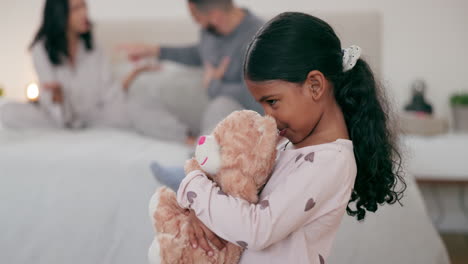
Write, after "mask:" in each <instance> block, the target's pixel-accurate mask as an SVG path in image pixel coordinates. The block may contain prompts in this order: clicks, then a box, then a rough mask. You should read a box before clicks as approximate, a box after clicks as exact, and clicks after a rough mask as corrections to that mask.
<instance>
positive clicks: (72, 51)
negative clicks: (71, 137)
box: [2, 0, 186, 141]
mask: <svg viewBox="0 0 468 264" xmlns="http://www.w3.org/2000/svg"><path fill="white" fill-rule="evenodd" d="M31 52H32V57H33V62H34V67H35V70H36V72H37V75H38V78H39V82H40V98H39V104H38V105H33V104H20V103H13V104H10V105H6V106H4V108H3V109H2V115H3V117H2V119H3V123H4V124H5V126H6V127H10V128H62V127H66V128H83V127H94V126H107V127H115V128H122V129H132V130H137V131H139V132H141V133H143V134H146V135H149V136H153V137H159V138H163V139H170V140H179V141H183V140H185V139H186V131H185V130H186V128H185V126H183V125H182V124H180V123H179V122H178V121H177V120H175V119H173V118H171V117H170V115H169V114H167V111H165V110H164V109H161V107H160V106H159V105H158V104H157V102H156V103H155V105H151V106H149V107H147V108H143V107H141V106H140V105H138V104H137V103H136V102H133V101H132V100H130V99H131V98H128V95H127V93H126V91H127V90H128V88H129V86H130V83H131V82H132V80H134V79H135V77H136V76H137V75H138V74H139V73H141V72H144V71H149V70H155V69H156V68H155V67H154V66H143V67H139V68H136V69H135V70H134V71H132V72H131V73H130V74H128V76H126V78H124V80H117V79H115V78H113V76H112V73H111V69H110V67H109V65H108V63H107V59H106V57H105V56H104V54H103V52H102V50H101V49H99V48H98V47H96V46H95V44H94V41H93V34H92V28H91V23H90V22H89V16H88V8H87V5H86V2H85V0H47V1H46V3H45V8H44V13H43V21H42V25H41V26H40V28H39V31H38V33H37V34H36V36H35V37H34V39H33V42H32V44H31Z"/></svg>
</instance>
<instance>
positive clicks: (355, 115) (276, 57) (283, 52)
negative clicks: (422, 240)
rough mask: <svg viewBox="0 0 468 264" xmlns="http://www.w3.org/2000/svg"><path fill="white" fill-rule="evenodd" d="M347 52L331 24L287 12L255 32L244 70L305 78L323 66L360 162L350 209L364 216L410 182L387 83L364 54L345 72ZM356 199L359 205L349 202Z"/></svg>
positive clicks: (264, 76)
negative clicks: (383, 84)
mask: <svg viewBox="0 0 468 264" xmlns="http://www.w3.org/2000/svg"><path fill="white" fill-rule="evenodd" d="M342 58H343V54H342V48H341V42H340V39H339V38H338V37H337V35H336V34H335V32H334V31H333V29H332V27H331V26H330V25H328V24H327V23H326V22H324V21H323V20H321V19H319V18H316V17H313V16H310V15H307V14H303V13H296V12H286V13H282V14H280V15H278V16H276V17H275V18H273V19H272V20H271V21H269V22H268V23H267V24H266V25H264V26H263V27H262V28H261V29H260V31H259V32H258V33H257V34H256V36H255V37H254V39H253V40H252V42H251V43H250V45H249V48H248V50H247V54H246V59H245V63H244V74H245V76H246V78H247V79H249V80H252V81H268V80H283V81H287V82H294V83H304V82H305V80H306V77H307V75H308V73H309V72H311V71H313V70H318V71H320V72H322V73H323V74H324V76H325V77H326V78H327V79H328V80H329V81H330V82H331V83H332V84H333V87H334V88H333V89H334V95H335V99H336V101H337V103H338V105H339V106H340V107H341V110H342V111H343V114H344V117H345V121H346V125H347V128H348V132H349V135H350V138H351V140H352V141H353V145H354V155H355V158H356V164H357V176H356V181H355V184H354V189H353V191H352V193H351V197H350V201H349V203H348V207H347V212H348V214H349V215H351V216H356V218H357V219H358V220H362V219H364V217H365V215H366V210H367V211H371V212H375V211H377V207H378V204H381V205H382V204H384V203H389V204H393V203H395V202H397V201H398V202H399V201H400V199H401V198H402V196H403V192H404V190H405V189H406V184H405V181H404V179H403V173H402V166H401V156H400V154H399V151H398V149H397V145H396V144H397V143H396V139H395V135H394V133H393V131H392V127H391V125H390V117H389V113H390V111H389V106H388V104H387V100H386V98H385V94H384V91H383V89H381V87H380V86H379V85H378V83H377V82H376V80H375V78H374V74H373V73H372V70H371V69H370V67H369V65H368V64H367V63H366V62H365V61H364V60H363V59H359V60H358V61H357V63H356V65H355V66H354V68H353V69H351V70H349V71H347V72H343V65H342ZM399 182H400V183H399ZM397 185H398V186H399V187H398V189H399V190H397ZM353 202H355V203H356V204H355V206H356V208H355V209H352V208H351V207H350V205H351V203H353Z"/></svg>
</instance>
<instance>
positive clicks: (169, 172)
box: [150, 162, 185, 192]
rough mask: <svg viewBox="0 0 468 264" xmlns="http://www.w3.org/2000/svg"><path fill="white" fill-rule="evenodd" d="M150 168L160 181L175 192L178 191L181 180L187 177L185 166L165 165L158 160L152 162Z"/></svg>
mask: <svg viewBox="0 0 468 264" xmlns="http://www.w3.org/2000/svg"><path fill="white" fill-rule="evenodd" d="M150 168H151V172H152V173H153V176H154V177H155V178H156V180H157V181H158V182H159V183H161V184H162V185H166V186H167V187H169V188H171V189H172V190H174V191H175V192H177V189H179V185H180V182H181V181H182V180H183V179H184V177H185V172H184V168H183V167H164V166H161V165H159V163H157V162H152V163H151V165H150Z"/></svg>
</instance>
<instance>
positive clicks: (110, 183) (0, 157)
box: [0, 130, 188, 264]
mask: <svg viewBox="0 0 468 264" xmlns="http://www.w3.org/2000/svg"><path fill="white" fill-rule="evenodd" d="M187 153H188V150H187V149H186V148H185V147H183V146H179V145H175V144H166V143H162V142H157V141H154V140H151V139H148V138H143V137H140V136H138V135H134V134H131V133H124V132H117V131H104V130H102V131H99V130H94V131H84V132H76V133H73V132H58V131H57V132H46V131H42V132H40V131H30V132H24V133H19V132H14V131H2V132H1V133H0V179H1V184H0V234H1V235H0V252H1V253H0V263H10V264H20V263H21V264H23V263H36V264H41V263H44V264H46V263H47V264H59V263H100V264H101V263H102V264H104V263H109V264H110V263H112V264H115V263H126V264H128V263H147V250H148V247H149V245H150V244H151V241H152V238H153V230H152V228H151V224H150V221H149V217H148V209H147V208H148V201H149V199H150V197H151V195H152V194H153V193H154V191H155V189H156V187H157V184H156V181H155V180H154V178H153V177H152V175H151V173H150V170H149V163H150V162H151V161H152V160H158V161H160V162H161V163H162V164H166V165H176V164H183V161H184V160H185V159H187V155H188V154H187Z"/></svg>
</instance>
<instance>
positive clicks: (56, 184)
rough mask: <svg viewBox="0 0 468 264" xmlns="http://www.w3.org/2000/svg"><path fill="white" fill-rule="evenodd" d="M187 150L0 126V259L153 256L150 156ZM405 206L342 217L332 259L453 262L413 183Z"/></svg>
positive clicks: (176, 156)
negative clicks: (358, 216) (361, 220)
mask: <svg viewBox="0 0 468 264" xmlns="http://www.w3.org/2000/svg"><path fill="white" fill-rule="evenodd" d="M188 153H189V151H188V149H186V148H185V147H184V146H180V145H176V144H170V143H162V142H159V141H155V140H152V139H149V138H144V137H141V136H138V135H136V134H133V133H125V132H118V131H113V130H89V131H83V132H65V131H61V132H60V131H49V132H47V131H29V132H21V133H20V132H13V131H0V179H1V182H0V263H9V264H26V263H28V264H29V263H36V264H42V263H44V264H46V263H47V264H63V263H67V264H68V263H77V264H78V263H79V264H82V263H99V264H107V263H109V264H110V263H112V264H119V263H147V250H148V247H149V245H150V243H151V240H152V238H153V230H152V228H151V224H150V221H149V217H148V209H147V208H148V201H149V199H150V197H151V195H152V194H153V192H154V190H155V189H156V187H157V183H156V181H155V180H154V179H153V177H152V175H151V173H150V170H149V163H150V162H151V161H152V160H158V161H160V162H161V163H162V164H166V165H179V164H183V162H184V161H185V159H186V158H187V156H188ZM404 204H405V206H404V207H403V208H400V207H398V206H396V205H395V206H386V207H384V208H383V209H382V210H380V211H379V213H378V214H377V215H370V217H369V218H368V219H367V220H366V221H365V222H364V223H357V222H356V221H355V220H353V219H352V218H351V217H348V216H345V219H344V221H343V224H342V226H341V229H340V230H339V232H338V236H337V241H336V243H335V247H334V250H333V253H332V256H331V258H330V260H329V262H328V263H334V264H338V263H351V264H352V263H356V264H358V263H359V264H361V263H379V264H386V263H388V264H390V263H407V264H410V263H411V264H414V263H415V264H418V263H421V264H423V263H424V264H446V263H449V262H448V258H447V253H446V250H445V248H444V246H443V245H442V242H441V240H440V238H439V237H438V235H437V233H436V231H435V229H434V228H433V226H432V224H431V223H430V220H429V219H428V217H427V216H426V211H425V208H424V205H423V202H422V200H421V196H420V194H419V191H418V189H417V188H416V186H414V184H413V183H411V185H410V187H409V189H408V192H407V196H406V198H405V200H404Z"/></svg>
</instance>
